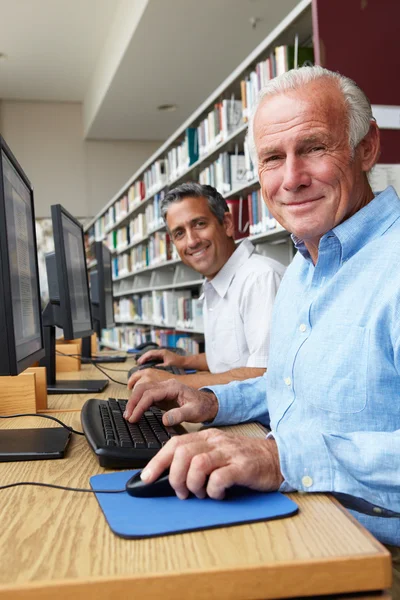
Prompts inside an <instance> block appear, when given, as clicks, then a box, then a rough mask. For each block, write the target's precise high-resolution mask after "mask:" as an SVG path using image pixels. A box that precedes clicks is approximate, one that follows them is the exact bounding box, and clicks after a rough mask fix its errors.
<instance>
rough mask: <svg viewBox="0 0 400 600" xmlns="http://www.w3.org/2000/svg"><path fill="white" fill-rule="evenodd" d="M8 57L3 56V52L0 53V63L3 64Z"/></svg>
mask: <svg viewBox="0 0 400 600" xmlns="http://www.w3.org/2000/svg"><path fill="white" fill-rule="evenodd" d="M7 58H8V56H7V54H5V53H4V52H0V61H1V62H3V61H4V60H7Z"/></svg>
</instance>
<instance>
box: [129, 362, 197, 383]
mask: <svg viewBox="0 0 400 600" xmlns="http://www.w3.org/2000/svg"><path fill="white" fill-rule="evenodd" d="M144 369H158V370H159V371H167V372H168V373H173V374H174V375H186V371H185V369H181V368H180V367H174V366H171V365H168V366H167V367H160V366H159V363H158V361H155V360H154V361H153V360H149V361H148V362H145V363H144V364H143V365H137V366H136V367H132V369H129V371H128V379H129V377H130V376H131V375H133V374H134V373H136V371H143V370H144Z"/></svg>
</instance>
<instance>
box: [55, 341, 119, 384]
mask: <svg viewBox="0 0 400 600" xmlns="http://www.w3.org/2000/svg"><path fill="white" fill-rule="evenodd" d="M56 354H60V356H67V357H69V358H81V357H82V356H81V354H65V353H64V352H60V351H59V350H56ZM89 360H90V359H89ZM90 362H91V364H92V365H93V366H94V367H96V369H98V370H99V371H101V372H102V373H103V375H105V376H106V377H108V379H109V380H110V381H112V382H113V383H118V385H123V386H124V387H126V385H127V382H126V381H117V379H114V378H113V377H111V375H108V374H107V373H106V371H104V370H103V369H102V368H101V367H99V365H98V364H97V363H95V362H93V361H90ZM109 370H110V371H118V372H119V373H128V371H123V370H121V371H120V370H119V369H109Z"/></svg>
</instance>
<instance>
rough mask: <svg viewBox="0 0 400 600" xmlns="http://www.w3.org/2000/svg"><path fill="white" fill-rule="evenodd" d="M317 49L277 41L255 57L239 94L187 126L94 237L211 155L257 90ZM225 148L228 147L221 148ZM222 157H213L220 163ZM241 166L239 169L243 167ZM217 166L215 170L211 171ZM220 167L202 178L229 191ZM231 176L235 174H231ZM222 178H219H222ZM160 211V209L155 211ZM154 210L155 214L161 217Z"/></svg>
mask: <svg viewBox="0 0 400 600" xmlns="http://www.w3.org/2000/svg"><path fill="white" fill-rule="evenodd" d="M313 60H314V56H313V49H312V48H304V47H298V48H295V47H294V46H287V45H285V46H277V47H276V48H274V49H273V50H272V52H271V53H270V55H269V56H268V57H267V58H266V59H265V60H263V61H260V62H259V63H257V65H256V67H255V69H254V70H252V71H251V72H249V73H248V75H247V76H246V77H245V78H244V79H243V80H242V81H241V82H240V90H241V94H240V95H241V97H240V98H239V99H235V98H234V96H232V97H231V98H224V99H222V100H221V101H220V102H217V103H216V104H215V105H214V106H213V107H212V108H211V109H210V110H209V111H208V113H207V114H206V115H205V116H203V118H202V119H201V120H200V121H199V122H198V123H194V126H192V127H188V128H187V129H186V131H185V133H184V134H183V136H182V138H181V140H180V142H179V143H178V144H177V145H176V146H174V147H172V148H171V149H170V150H169V151H168V152H167V153H166V155H165V156H164V157H161V158H159V159H157V160H156V161H155V162H154V163H153V164H152V165H151V166H150V167H149V168H148V169H147V170H146V171H145V173H144V174H143V178H142V179H140V180H137V181H135V182H134V183H133V184H132V185H131V186H130V187H129V189H128V191H127V193H126V194H124V195H123V196H122V197H121V198H120V199H118V200H117V201H116V202H115V203H114V205H113V206H112V207H109V208H108V209H107V211H106V213H105V214H104V215H102V216H101V217H100V218H99V219H98V220H97V221H96V223H95V225H94V229H95V231H94V238H95V239H104V236H105V234H106V233H107V232H108V231H109V229H110V228H112V227H113V226H114V225H115V224H116V223H118V221H119V220H121V219H122V218H123V217H124V215H126V214H127V213H129V211H131V210H133V209H134V208H135V207H137V206H138V205H140V203H141V202H142V201H143V200H144V199H145V198H148V197H149V196H151V195H152V194H156V193H160V194H162V193H163V192H164V190H163V188H165V187H166V186H167V185H169V184H172V183H173V182H174V181H175V180H176V179H178V178H179V177H181V176H182V175H183V174H184V173H185V172H186V171H187V170H188V169H189V168H190V166H191V165H193V164H194V163H195V162H196V161H198V160H199V158H202V157H203V156H206V155H208V154H209V153H210V152H211V151H213V150H214V148H216V147H217V146H218V145H219V144H220V143H222V142H224V141H225V140H226V139H227V138H228V137H229V136H230V135H232V134H233V133H234V132H235V131H236V130H237V129H239V128H240V127H242V125H243V124H244V123H245V121H246V120H247V119H248V117H249V114H250V112H251V110H252V108H253V106H254V103H255V101H256V99H257V97H258V94H259V91H260V90H261V89H262V88H263V87H264V86H265V85H266V84H267V83H268V81H270V80H271V79H272V78H274V77H275V76H277V75H280V74H281V73H284V72H285V71H287V70H289V69H292V68H294V67H295V66H302V65H304V64H312V63H313ZM223 154H224V153H223ZM244 155H245V163H246V164H245V177H244V178H243V179H244V181H246V179H247V181H248V180H251V179H253V178H254V176H255V172H254V167H253V166H252V165H251V164H250V163H249V160H248V156H247V153H246V147H245V148H244ZM219 161H220V159H219V158H218V159H217V160H216V161H215V163H218V162H219ZM241 169H242V167H241V166H240V169H239V170H238V173H239V172H241ZM212 170H214V172H211V171H212ZM219 170H220V167H219V166H218V165H216V166H215V167H213V168H210V167H207V169H204V171H203V172H202V178H203V179H204V180H207V181H208V182H211V181H216V182H218V185H219V187H222V188H226V191H225V193H229V191H230V190H231V189H232V187H233V186H231V187H230V188H229V189H227V179H226V176H225V175H226V174H224V175H223V176H222V180H221V174H220V173H219ZM231 179H232V177H231ZM220 181H221V183H220ZM218 185H217V186H216V187H218ZM155 212H156V211H155ZM157 217H158V215H157V214H155V216H154V219H155V221H156V220H157Z"/></svg>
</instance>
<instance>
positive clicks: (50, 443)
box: [0, 136, 71, 462]
mask: <svg viewBox="0 0 400 600" xmlns="http://www.w3.org/2000/svg"><path fill="white" fill-rule="evenodd" d="M39 290H40V288H39V269H38V259H37V246H36V231H35V210H34V203H33V189H32V186H31V184H30V182H29V179H28V178H27V176H26V175H25V173H24V171H23V170H22V168H21V166H20V165H19V163H18V161H17V160H16V158H15V157H14V155H13V154H12V152H11V150H10V149H9V147H8V146H7V144H6V143H5V141H4V139H3V138H2V137H1V136H0V294H1V300H0V375H3V376H4V375H18V374H19V373H21V372H22V371H24V370H25V369H27V368H28V367H30V366H32V364H34V363H36V362H37V361H38V360H39V359H41V358H42V357H43V356H44V354H45V350H44V337H43V329H42V313H41V305H40V291H39ZM0 385H1V382H0ZM70 435H71V432H70V431H68V430H67V429H65V428H64V427H47V428H38V429H8V430H1V431H0V461H1V462H3V461H5V462H9V461H21V460H41V459H49V458H62V457H63V456H64V452H65V449H66V447H67V444H68V441H69V438H70Z"/></svg>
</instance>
